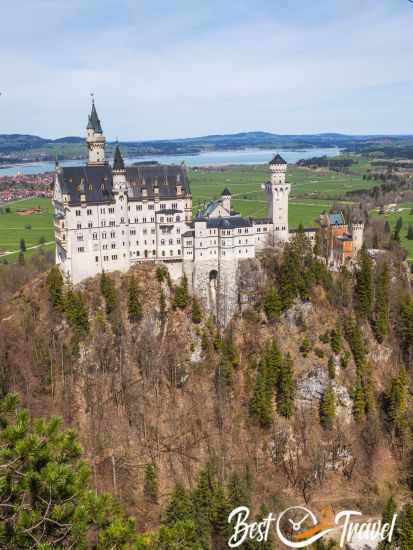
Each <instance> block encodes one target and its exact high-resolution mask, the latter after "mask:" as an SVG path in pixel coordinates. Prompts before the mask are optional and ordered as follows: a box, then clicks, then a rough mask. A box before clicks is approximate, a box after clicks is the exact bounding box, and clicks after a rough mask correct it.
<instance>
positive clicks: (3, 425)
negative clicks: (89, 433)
mask: <svg viewBox="0 0 413 550" xmlns="http://www.w3.org/2000/svg"><path fill="white" fill-rule="evenodd" d="M61 426H62V419H60V418H57V417H52V418H39V419H36V420H35V419H31V418H30V416H29V414H28V412H27V411H26V410H23V409H21V408H20V406H19V403H18V399H17V397H16V396H15V395H8V396H6V398H5V399H4V400H2V401H0V466H1V468H0V486H1V494H2V498H1V500H2V502H4V503H6V501H7V504H8V506H2V507H1V508H0V547H1V548H4V549H6V548H9V549H19V550H29V549H32V548H39V549H40V548H42V549H43V548H44V549H45V550H51V549H54V548H56V549H59V548H78V549H80V548H83V549H86V548H89V547H90V544H91V541H93V540H95V541H99V548H101V549H102V550H105V549H106V550H108V549H109V548H124V549H125V550H126V548H138V547H137V546H136V544H137V543H138V542H139V539H140V537H138V536H137V534H136V530H135V524H134V522H133V520H132V519H126V518H124V516H123V515H122V513H121V510H120V507H119V504H118V503H117V502H116V501H115V500H114V498H113V497H112V496H111V495H110V494H97V493H96V491H95V490H92V488H91V487H89V478H90V469H89V467H88V466H87V464H86V463H85V462H84V461H83V460H82V448H81V446H80V444H79V442H78V439H77V436H76V434H75V432H74V431H73V430H62V428H61ZM3 497H4V498H3Z"/></svg>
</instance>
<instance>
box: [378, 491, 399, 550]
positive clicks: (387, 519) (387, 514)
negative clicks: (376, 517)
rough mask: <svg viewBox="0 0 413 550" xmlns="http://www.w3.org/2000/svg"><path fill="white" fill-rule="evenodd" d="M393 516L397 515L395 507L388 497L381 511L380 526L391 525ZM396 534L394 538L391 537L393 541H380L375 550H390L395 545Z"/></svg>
mask: <svg viewBox="0 0 413 550" xmlns="http://www.w3.org/2000/svg"><path fill="white" fill-rule="evenodd" d="M394 514H397V506H396V503H395V502H394V499H393V497H390V498H389V499H388V501H387V503H386V506H385V508H384V510H383V516H382V525H384V524H385V523H387V524H388V525H391V523H392V521H393V517H394ZM396 538H398V537H397V532H396V533H395V536H393V539H392V540H391V541H390V542H389V541H387V540H386V541H382V542H381V543H380V544H379V546H378V547H377V550H392V548H393V547H394V545H395V543H396V540H395V539H396Z"/></svg>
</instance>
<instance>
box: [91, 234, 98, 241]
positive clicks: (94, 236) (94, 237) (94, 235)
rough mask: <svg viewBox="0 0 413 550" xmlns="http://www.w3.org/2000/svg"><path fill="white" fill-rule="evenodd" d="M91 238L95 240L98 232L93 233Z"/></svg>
mask: <svg viewBox="0 0 413 550" xmlns="http://www.w3.org/2000/svg"><path fill="white" fill-rule="evenodd" d="M92 238H93V240H94V241H96V240H97V238H98V234H97V233H93V235H92Z"/></svg>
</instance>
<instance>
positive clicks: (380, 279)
mask: <svg viewBox="0 0 413 550" xmlns="http://www.w3.org/2000/svg"><path fill="white" fill-rule="evenodd" d="M389 282H390V281H389V267H388V265H387V263H385V264H384V265H383V267H382V269H381V270H380V272H379V273H378V275H377V277H376V285H375V286H376V292H375V303H374V315H373V329H374V333H375V336H376V339H377V341H378V342H383V340H384V338H385V337H386V336H387V334H388V332H389Z"/></svg>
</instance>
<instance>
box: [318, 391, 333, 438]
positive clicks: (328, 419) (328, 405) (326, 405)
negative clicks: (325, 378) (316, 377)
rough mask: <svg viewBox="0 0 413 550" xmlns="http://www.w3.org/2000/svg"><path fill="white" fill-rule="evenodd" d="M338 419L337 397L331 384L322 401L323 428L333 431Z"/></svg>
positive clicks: (321, 418)
mask: <svg viewBox="0 0 413 550" xmlns="http://www.w3.org/2000/svg"><path fill="white" fill-rule="evenodd" d="M335 417H336V397H335V393H334V389H333V386H332V385H331V384H329V385H328V386H327V387H326V389H325V390H324V393H323V395H322V397H321V401H320V422H321V425H322V426H323V428H326V429H331V428H332V427H333V422H334V419H335Z"/></svg>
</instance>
